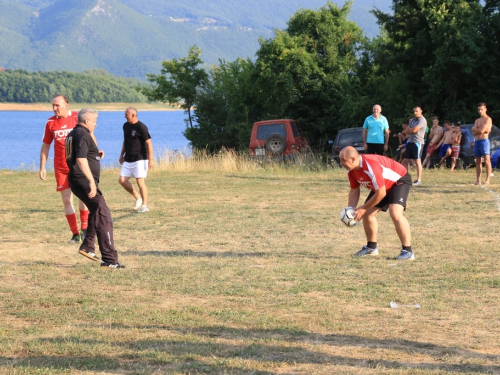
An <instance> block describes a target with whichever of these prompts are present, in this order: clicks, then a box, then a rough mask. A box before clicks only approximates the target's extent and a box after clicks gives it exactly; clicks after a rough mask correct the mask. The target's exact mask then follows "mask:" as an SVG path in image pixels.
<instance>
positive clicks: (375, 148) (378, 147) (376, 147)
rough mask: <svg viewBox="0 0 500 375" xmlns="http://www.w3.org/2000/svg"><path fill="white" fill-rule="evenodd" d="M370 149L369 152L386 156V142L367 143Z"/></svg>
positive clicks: (367, 151)
mask: <svg viewBox="0 0 500 375" xmlns="http://www.w3.org/2000/svg"><path fill="white" fill-rule="evenodd" d="M366 145H367V146H368V149H367V150H366V153H367V154H376V155H382V156H384V144H383V143H367V144H366Z"/></svg>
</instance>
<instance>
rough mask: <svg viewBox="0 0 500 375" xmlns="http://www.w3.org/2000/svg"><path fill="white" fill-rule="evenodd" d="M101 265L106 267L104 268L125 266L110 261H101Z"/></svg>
mask: <svg viewBox="0 0 500 375" xmlns="http://www.w3.org/2000/svg"><path fill="white" fill-rule="evenodd" d="M101 267H106V268H125V266H124V265H123V264H120V263H116V264H111V263H106V262H103V261H101Z"/></svg>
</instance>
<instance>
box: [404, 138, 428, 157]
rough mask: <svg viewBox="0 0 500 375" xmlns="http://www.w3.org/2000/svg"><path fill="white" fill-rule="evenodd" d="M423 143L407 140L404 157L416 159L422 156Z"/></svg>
mask: <svg viewBox="0 0 500 375" xmlns="http://www.w3.org/2000/svg"><path fill="white" fill-rule="evenodd" d="M423 151H424V144H423V143H417V142H408V143H407V144H406V151H405V156H404V158H405V159H412V160H417V159H421V158H422V152H423Z"/></svg>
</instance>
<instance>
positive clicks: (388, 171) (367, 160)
mask: <svg viewBox="0 0 500 375" xmlns="http://www.w3.org/2000/svg"><path fill="white" fill-rule="evenodd" d="M339 157H340V164H341V165H342V166H343V167H344V168H345V169H346V170H347V171H348V174H347V176H348V178H349V183H350V186H351V190H350V191H349V198H348V202H347V205H348V206H350V207H355V217H354V219H355V220H356V221H359V220H361V219H363V229H364V230H365V235H366V240H367V244H366V246H363V247H362V248H361V250H360V251H358V252H356V253H355V254H353V256H358V257H362V256H367V255H370V256H372V255H378V245H377V236H378V221H377V214H378V213H379V212H380V211H384V212H386V211H387V210H389V215H390V216H391V219H392V222H393V224H394V227H395V229H396V233H397V234H398V236H399V240H400V241H401V245H402V248H401V253H400V254H399V255H398V256H397V257H396V259H398V260H413V259H415V255H414V253H413V250H412V247H411V231H410V224H409V223H408V220H407V219H406V217H405V216H404V211H405V209H406V202H407V199H408V195H409V193H410V188H411V176H410V174H409V173H408V171H407V169H406V168H405V167H403V166H402V165H401V164H399V163H398V162H397V161H395V160H392V159H390V158H387V157H385V156H379V155H360V154H359V153H358V152H357V151H356V150H355V149H354V147H351V146H347V147H344V148H343V149H342V151H340V155H339ZM361 185H363V186H364V187H366V188H367V189H369V190H371V191H370V193H369V194H368V197H367V198H366V200H365V203H364V204H363V205H361V206H357V205H358V203H359V197H360V186H361Z"/></svg>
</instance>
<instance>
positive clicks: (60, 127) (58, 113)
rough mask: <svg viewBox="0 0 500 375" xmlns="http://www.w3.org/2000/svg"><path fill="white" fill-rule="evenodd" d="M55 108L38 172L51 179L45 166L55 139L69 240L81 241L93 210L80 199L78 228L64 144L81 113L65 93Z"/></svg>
mask: <svg viewBox="0 0 500 375" xmlns="http://www.w3.org/2000/svg"><path fill="white" fill-rule="evenodd" d="M52 110H53V111H54V116H52V117H51V118H49V119H48V120H47V123H46V124H45V133H44V136H43V141H42V148H41V150H40V171H39V173H38V175H39V177H40V179H41V180H45V179H46V178H47V171H46V169H45V165H46V163H47V159H48V158H49V150H50V144H51V143H52V141H54V172H55V176H56V185H57V188H56V191H59V192H60V193H61V197H62V201H63V206H64V214H65V215H66V220H67V221H68V224H69V228H70V230H71V233H72V234H73V236H72V237H71V239H70V240H69V243H80V242H81V241H82V237H84V236H85V233H86V231H87V226H88V217H89V211H88V209H87V207H86V206H85V204H83V202H82V201H79V203H78V206H79V209H80V229H81V232H80V231H79V230H78V219H77V216H76V212H75V207H74V206H73V194H72V193H71V189H70V187H69V182H68V173H69V169H68V166H67V165H66V159H65V156H64V143H65V142H66V136H67V135H68V134H69V132H70V131H71V130H72V129H73V128H74V127H75V125H76V123H77V121H78V120H77V113H76V112H75V111H70V110H69V104H68V98H67V97H66V96H64V95H57V96H55V97H54V99H53V100H52Z"/></svg>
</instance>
